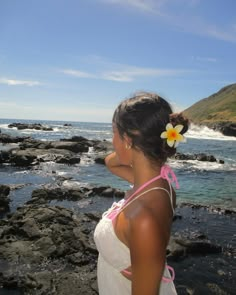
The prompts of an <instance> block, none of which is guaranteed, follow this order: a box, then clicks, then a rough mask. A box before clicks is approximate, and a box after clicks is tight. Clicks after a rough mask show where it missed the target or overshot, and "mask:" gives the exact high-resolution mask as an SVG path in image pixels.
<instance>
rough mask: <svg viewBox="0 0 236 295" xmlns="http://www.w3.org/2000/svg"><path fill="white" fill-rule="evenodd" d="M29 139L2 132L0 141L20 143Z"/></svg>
mask: <svg viewBox="0 0 236 295" xmlns="http://www.w3.org/2000/svg"><path fill="white" fill-rule="evenodd" d="M26 139H29V137H19V136H16V137H15V136H11V135H9V134H4V133H1V134H0V142H2V143H18V142H23V141H24V140H26Z"/></svg>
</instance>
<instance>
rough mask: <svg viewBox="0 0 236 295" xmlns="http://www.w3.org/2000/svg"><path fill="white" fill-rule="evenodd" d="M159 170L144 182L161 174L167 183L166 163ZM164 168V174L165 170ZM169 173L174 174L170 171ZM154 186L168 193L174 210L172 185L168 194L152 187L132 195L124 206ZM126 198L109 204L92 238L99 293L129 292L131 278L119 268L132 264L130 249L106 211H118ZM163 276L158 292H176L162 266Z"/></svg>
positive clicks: (125, 294)
mask: <svg viewBox="0 0 236 295" xmlns="http://www.w3.org/2000/svg"><path fill="white" fill-rule="evenodd" d="M162 170H163V171H162V172H161V175H160V176H157V177H155V178H154V179H152V180H150V181H149V182H148V183H147V184H149V183H151V182H152V181H154V180H155V179H158V178H159V177H162V178H165V179H167V181H168V182H169V185H170V182H171V180H170V178H169V177H168V176H167V174H168V173H169V171H170V168H169V167H168V166H163V169H162ZM166 170H167V173H165V171H166ZM171 173H172V175H173V172H171ZM172 177H173V176H172ZM174 177H175V175H174ZM174 181H175V179H174ZM143 187H144V186H143ZM143 187H142V188H143ZM142 188H140V189H142ZM154 189H161V190H164V191H166V192H167V194H168V195H169V197H170V201H171V206H172V209H173V200H172V190H171V185H170V192H171V193H169V191H168V190H166V189H164V188H161V187H154V188H152V189H149V190H147V191H144V192H143V193H142V194H140V195H138V196H137V197H135V198H133V199H132V200H131V201H130V202H127V205H129V204H130V203H131V202H133V201H135V200H136V199H137V198H139V197H140V196H141V195H143V194H145V193H147V192H148V191H151V190H154ZM131 197H132V196H131ZM126 201H127V200H126ZM126 201H125V200H124V199H123V200H121V201H120V202H118V203H114V204H113V205H112V207H111V208H110V209H109V210H108V211H107V212H105V213H104V214H103V217H102V219H101V220H100V221H99V223H98V224H97V226H96V228H95V232H94V241H95V244H96V246H97V249H98V252H99V256H98V264H97V279H98V289H99V295H131V281H130V280H128V279H127V278H125V277H124V276H123V275H122V274H121V271H122V270H124V269H126V268H128V267H129V266H130V265H131V260H130V251H129V248H128V247H127V246H126V245H125V244H124V243H122V242H121V241H120V240H119V239H118V237H117V236H116V234H115V231H114V227H113V222H112V219H111V218H108V215H109V213H111V212H113V211H114V208H116V210H117V207H118V212H120V211H121V210H123V209H124V208H125V207H126V206H127V205H126V206H125V204H124V203H125V202H126ZM123 205H124V206H123ZM173 211H174V209H173ZM163 277H165V278H169V281H168V282H165V281H163V280H162V282H161V286H160V291H159V295H176V294H177V293H176V290H175V286H174V283H173V280H171V276H170V273H169V270H168V269H167V267H165V270H164V275H163Z"/></svg>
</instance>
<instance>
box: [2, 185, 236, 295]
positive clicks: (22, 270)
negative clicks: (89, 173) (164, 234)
mask: <svg viewBox="0 0 236 295" xmlns="http://www.w3.org/2000/svg"><path fill="white" fill-rule="evenodd" d="M55 193H57V194H55ZM69 193H70V194H71V193H72V195H73V201H72V202H75V203H76V202H78V201H79V202H82V203H83V204H84V208H83V209H86V210H79V211H75V210H71V209H68V208H65V207H62V206H59V205H58V204H57V203H55V204H54V205H52V204H51V201H52V200H53V199H54V200H59V202H61V201H63V200H64V199H66V198H67V197H68V196H69V195H68V194H65V192H64V193H61V194H60V192H59V191H58V190H57V191H51V192H49V191H48V195H47V196H46V195H45V191H43V190H35V192H33V193H32V196H31V199H30V200H29V201H28V202H26V203H25V204H22V206H21V207H20V208H18V209H17V210H16V211H15V212H12V213H8V214H7V215H6V216H5V218H4V219H1V220H0V236H1V239H0V253H1V254H0V274H1V275H0V291H3V290H10V291H12V292H13V291H14V292H18V293H12V294H24V295H28V294H32V292H33V294H35V295H43V294H45V292H46V293H47V294H49V295H54V294H60V295H67V294H68V290H70V294H71V295H74V294H85V295H87V294H88V295H93V294H98V293H97V285H96V260H97V251H96V248H95V245H94V241H93V231H94V228H95V226H96V224H97V222H98V220H99V219H100V217H101V212H99V211H96V210H93V209H91V204H92V203H91V202H94V203H95V202H96V201H97V202H100V201H101V198H102V199H104V200H107V199H108V198H111V194H116V195H117V196H118V195H119V197H122V192H120V191H118V190H116V189H114V188H109V187H92V188H91V187H90V188H88V190H87V191H86V189H85V188H81V190H80V194H79V191H78V190H77V191H73V192H72V191H69ZM50 196H51V197H50ZM85 201H86V202H85ZM84 202H85V203H84ZM175 216H176V217H175V220H174V222H173V227H172V235H171V240H170V243H169V246H168V248H167V261H168V264H169V265H171V266H172V267H174V269H175V272H176V279H175V284H176V288H177V292H178V294H179V295H184V294H199V295H200V294H219V295H220V294H221V295H222V294H230V290H231V288H236V281H235V278H234V277H233V276H232V269H234V267H235V266H236V261H235V255H236V253H235V250H234V249H235V246H236V240H232V239H231V236H232V235H233V233H234V229H235V225H236V214H235V213H231V214H224V213H222V212H216V211H215V212H213V211H208V209H207V208H206V207H200V206H192V205H190V204H188V205H187V204H185V205H183V204H182V205H181V206H178V207H177V209H176V215H175ZM49 229H50V230H49ZM216 229H217V230H218V232H217V231H216ZM226 229H227V235H223V233H225V230H226ZM219 230H220V231H219ZM16 247H17V251H16ZM213 266H214V268H212V267H213ZM58 269H60V271H59V272H58ZM65 278H67V279H66V281H65ZM49 281H52V282H53V283H49ZM67 281H68V282H67ZM61 282H63V284H61ZM68 284H70V286H69V285H68ZM65 286H66V287H65ZM1 288H2V289H1ZM67 288H69V289H67ZM55 289H56V290H57V292H58V293H53V292H52V290H55ZM80 291H81V292H82V293H79V292H80ZM3 294H4V293H3ZM7 294H11V293H7Z"/></svg>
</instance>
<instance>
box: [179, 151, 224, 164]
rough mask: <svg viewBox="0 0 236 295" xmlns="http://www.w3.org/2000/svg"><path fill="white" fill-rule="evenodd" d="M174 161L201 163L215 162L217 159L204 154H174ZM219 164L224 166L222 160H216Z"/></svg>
mask: <svg viewBox="0 0 236 295" xmlns="http://www.w3.org/2000/svg"><path fill="white" fill-rule="evenodd" d="M174 158H175V159H176V160H197V161H203V162H217V159H216V158H215V157H214V156H213V155H207V154H204V153H200V154H181V153H176V154H175V155H174ZM218 162H219V163H220V164H224V160H218Z"/></svg>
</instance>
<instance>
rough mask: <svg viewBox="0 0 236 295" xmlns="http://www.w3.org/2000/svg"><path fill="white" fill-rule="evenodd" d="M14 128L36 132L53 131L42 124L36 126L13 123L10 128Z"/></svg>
mask: <svg viewBox="0 0 236 295" xmlns="http://www.w3.org/2000/svg"><path fill="white" fill-rule="evenodd" d="M14 127H15V128H17V129H18V130H23V129H35V130H42V131H53V128H51V127H46V126H43V125H41V124H40V123H35V124H24V123H12V124H9V125H8V128H14Z"/></svg>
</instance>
